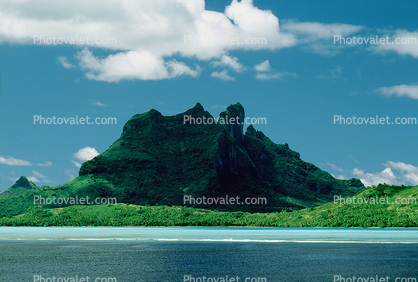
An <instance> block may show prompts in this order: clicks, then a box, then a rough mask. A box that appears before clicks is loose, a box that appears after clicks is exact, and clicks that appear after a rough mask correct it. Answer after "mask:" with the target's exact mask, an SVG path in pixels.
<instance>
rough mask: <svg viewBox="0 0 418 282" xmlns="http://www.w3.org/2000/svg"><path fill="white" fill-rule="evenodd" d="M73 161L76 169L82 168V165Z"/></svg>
mask: <svg viewBox="0 0 418 282" xmlns="http://www.w3.org/2000/svg"><path fill="white" fill-rule="evenodd" d="M71 161H72V162H73V164H74V165H75V167H78V168H80V167H81V163H79V162H76V161H74V160H71Z"/></svg>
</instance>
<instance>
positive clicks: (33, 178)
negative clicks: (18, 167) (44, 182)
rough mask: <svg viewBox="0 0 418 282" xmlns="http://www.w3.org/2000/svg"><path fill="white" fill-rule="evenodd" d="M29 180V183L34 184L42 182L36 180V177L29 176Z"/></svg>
mask: <svg viewBox="0 0 418 282" xmlns="http://www.w3.org/2000/svg"><path fill="white" fill-rule="evenodd" d="M27 178H28V180H29V181H32V182H41V180H40V179H38V178H36V177H35V176H28V177H27Z"/></svg>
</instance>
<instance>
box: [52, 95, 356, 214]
mask: <svg viewBox="0 0 418 282" xmlns="http://www.w3.org/2000/svg"><path fill="white" fill-rule="evenodd" d="M244 118H245V112H244V108H243V107H242V106H241V104H239V103H237V104H235V105H231V106H229V107H228V108H227V109H226V111H224V112H222V113H221V114H220V117H219V119H217V120H216V121H215V119H214V118H213V116H211V114H210V113H209V112H207V111H205V110H204V108H203V107H202V105H201V104H199V103H197V104H196V106H195V107H193V108H192V109H190V110H188V111H186V112H184V113H181V114H178V115H175V116H163V115H162V114H161V113H160V112H158V111H157V110H154V109H152V110H150V111H148V112H146V113H144V114H138V115H135V116H133V117H132V118H131V119H130V120H129V121H128V122H127V123H126V124H125V126H124V127H123V132H122V134H121V137H120V138H119V139H118V140H116V141H115V142H114V143H113V145H111V146H110V148H109V149H108V150H106V151H105V152H104V153H102V154H100V155H98V156H97V157H95V158H94V159H92V160H90V161H87V162H85V163H83V165H82V166H81V168H80V172H79V177H78V178H76V179H75V180H73V181H72V182H69V183H68V184H65V185H63V186H61V188H60V189H61V190H63V189H64V190H65V189H68V188H70V187H68V186H71V185H75V184H74V183H76V184H77V187H79V189H77V190H78V191H79V192H78V193H80V192H83V193H87V194H89V195H90V194H91V195H92V196H101V197H103V196H107V197H110V196H112V197H116V198H117V199H118V202H124V203H131V204H141V205H146V204H148V205H183V204H184V201H183V199H184V196H192V197H195V198H196V197H201V198H202V197H214V198H215V197H226V196H227V195H228V196H229V197H237V196H239V197H240V198H241V199H244V198H246V197H257V198H265V199H266V200H267V204H263V205H229V206H225V205H210V206H209V205H197V204H196V205H192V206H195V207H203V208H206V209H218V210H245V211H261V212H267V211H280V210H282V209H287V210H294V209H301V208H305V207H313V206H318V205H320V204H323V203H325V202H329V201H332V199H333V195H342V196H351V195H354V194H355V193H357V192H358V191H359V190H360V189H362V188H364V186H363V184H362V183H361V181H360V180H358V179H354V178H353V179H350V180H339V179H335V178H334V177H333V176H332V175H330V174H329V173H327V172H325V171H323V170H321V169H319V168H318V167H316V166H315V165H313V164H311V163H308V162H305V161H303V160H301V158H300V155H299V153H297V152H295V151H292V150H291V149H290V148H289V146H288V144H286V143H285V144H275V143H274V142H272V141H271V140H270V139H269V138H268V137H266V136H265V135H264V134H263V133H262V132H260V131H257V130H256V129H255V128H254V127H253V126H251V125H250V126H248V128H247V129H246V132H245V134H244V133H243V121H244ZM203 121H205V122H203ZM232 121H234V122H232ZM81 184H82V185H81ZM80 185H81V186H80Z"/></svg>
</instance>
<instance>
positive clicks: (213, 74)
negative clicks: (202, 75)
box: [210, 70, 235, 81]
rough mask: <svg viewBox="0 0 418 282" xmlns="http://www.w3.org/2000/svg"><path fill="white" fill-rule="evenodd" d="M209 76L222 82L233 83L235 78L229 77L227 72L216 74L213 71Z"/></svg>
mask: <svg viewBox="0 0 418 282" xmlns="http://www.w3.org/2000/svg"><path fill="white" fill-rule="evenodd" d="M210 76H212V77H217V78H220V79H222V80H224V81H228V80H230V81H235V78H233V77H232V76H230V75H229V74H228V71H227V70H223V71H221V72H216V71H215V72H213V73H212V74H211V75H210Z"/></svg>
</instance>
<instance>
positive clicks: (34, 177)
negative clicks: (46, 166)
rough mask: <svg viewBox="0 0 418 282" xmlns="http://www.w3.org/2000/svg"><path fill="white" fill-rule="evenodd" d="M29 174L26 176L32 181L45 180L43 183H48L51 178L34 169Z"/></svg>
mask: <svg viewBox="0 0 418 282" xmlns="http://www.w3.org/2000/svg"><path fill="white" fill-rule="evenodd" d="M32 174H33V175H31V176H29V177H28V179H29V180H30V181H32V182H45V183H50V182H51V180H50V179H49V177H48V176H45V175H43V174H42V173H39V172H37V171H35V170H33V171H32Z"/></svg>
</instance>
